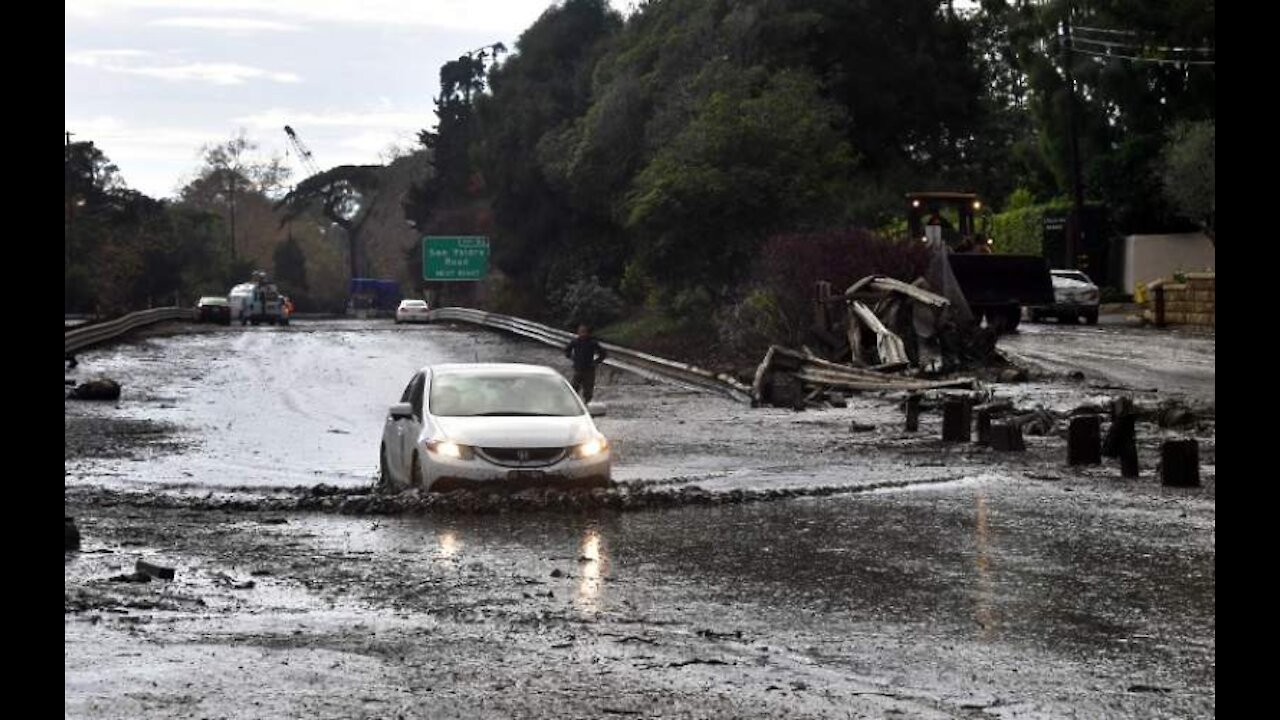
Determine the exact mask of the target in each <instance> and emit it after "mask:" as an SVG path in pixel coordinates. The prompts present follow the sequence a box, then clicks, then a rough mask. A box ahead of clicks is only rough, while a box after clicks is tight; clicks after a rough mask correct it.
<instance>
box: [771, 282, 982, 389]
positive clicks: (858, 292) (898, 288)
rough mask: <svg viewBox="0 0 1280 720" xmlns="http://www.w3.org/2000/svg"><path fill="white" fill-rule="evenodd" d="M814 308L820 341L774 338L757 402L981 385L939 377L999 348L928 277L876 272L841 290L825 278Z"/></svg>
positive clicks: (815, 335)
mask: <svg viewBox="0 0 1280 720" xmlns="http://www.w3.org/2000/svg"><path fill="white" fill-rule="evenodd" d="M813 312H814V320H813V325H812V327H811V331H812V332H811V334H812V336H813V338H814V345H815V347H816V348H817V349H816V350H815V349H813V348H810V347H808V346H805V347H803V348H802V349H800V350H793V349H789V348H784V347H780V346H778V345H773V346H771V347H770V348H769V350H768V352H767V353H766V354H765V357H764V360H763V361H762V362H761V363H760V365H759V367H757V368H756V373H755V381H754V383H753V385H752V396H753V398H754V399H755V401H756V403H757V404H769V405H777V406H781V407H793V408H797V409H802V408H804V407H806V406H808V405H812V404H820V403H828V404H839V403H841V402H843V393H845V392H865V391H909V392H914V391H923V390H933V389H940V388H975V387H976V384H975V382H976V381H975V380H974V379H973V378H953V379H936V378H937V377H938V376H940V375H943V374H946V373H949V372H953V371H954V370H956V369H958V368H961V367H965V366H972V365H973V364H975V363H979V362H986V361H989V360H990V359H991V358H992V357H993V356H994V355H995V335H994V333H991V332H990V331H988V330H985V329H981V328H978V327H976V326H974V325H973V324H972V323H971V322H970V323H966V322H962V321H960V320H959V319H958V317H957V316H956V314H955V313H954V312H953V308H952V304H951V302H950V301H949V300H948V299H947V298H945V297H943V296H941V295H938V294H937V293H934V292H932V291H930V290H929V288H928V283H927V282H926V281H925V280H924V279H923V278H921V279H918V280H916V281H915V282H914V283H905V282H902V281H900V280H895V279H893V278H888V277H884V276H880V275H870V276H867V277H865V278H863V279H861V280H859V281H858V282H856V283H854V284H853V285H851V286H849V288H848V289H847V290H845V291H844V292H843V293H840V294H835V293H833V292H832V289H831V283H829V282H819V283H818V284H817V292H816V295H815V299H814V304H813Z"/></svg>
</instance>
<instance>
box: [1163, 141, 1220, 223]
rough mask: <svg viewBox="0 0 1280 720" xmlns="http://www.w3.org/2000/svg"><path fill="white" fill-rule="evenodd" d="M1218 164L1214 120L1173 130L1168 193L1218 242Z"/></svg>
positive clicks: (1182, 211)
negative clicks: (1216, 232)
mask: <svg viewBox="0 0 1280 720" xmlns="http://www.w3.org/2000/svg"><path fill="white" fill-rule="evenodd" d="M1215 167H1216V160H1215V153H1214V121H1213V120H1204V121H1200V122H1186V123H1181V124H1179V125H1178V126H1176V127H1175V128H1174V129H1173V131H1172V132H1170V133H1169V143H1168V145H1167V146H1166V147H1165V153H1164V163H1163V168H1162V177H1161V179H1162V181H1163V183H1164V192H1165V196H1166V197H1167V198H1168V200H1169V203H1170V204H1171V205H1173V207H1174V209H1175V210H1176V211H1177V212H1178V214H1179V215H1181V216H1182V217H1185V218H1187V219H1188V220H1191V221H1193V222H1195V223H1197V224H1198V225H1200V227H1201V228H1202V229H1203V230H1204V232H1205V234H1206V235H1208V236H1209V240H1210V241H1211V242H1213V243H1214V244H1215V245H1216V244H1217V241H1216V239H1215V227H1216V222H1215V221H1216V212H1217V207H1216V194H1215V189H1214V169H1215Z"/></svg>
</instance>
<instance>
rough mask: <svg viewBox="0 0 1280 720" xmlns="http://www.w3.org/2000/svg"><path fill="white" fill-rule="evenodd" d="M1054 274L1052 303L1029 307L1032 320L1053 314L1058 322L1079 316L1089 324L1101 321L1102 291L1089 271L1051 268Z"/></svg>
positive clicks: (1071, 321) (1067, 321)
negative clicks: (1086, 273) (1085, 272)
mask: <svg viewBox="0 0 1280 720" xmlns="http://www.w3.org/2000/svg"><path fill="white" fill-rule="evenodd" d="M1050 273H1051V274H1052V275H1053V304H1052V305H1038V306H1036V307H1032V308H1029V309H1028V313H1029V314H1030V315H1031V321H1032V322H1039V321H1040V318H1042V317H1044V316H1046V315H1053V316H1056V317H1057V318H1058V322H1064V323H1073V322H1076V321H1077V319H1079V318H1084V321H1085V322H1087V323H1089V324H1090V325H1095V324H1097V322H1098V303H1099V301H1100V300H1101V294H1102V293H1101V291H1099V290H1098V286H1097V285H1094V284H1093V281H1092V280H1090V279H1089V276H1088V275H1085V274H1084V273H1082V272H1080V271H1079V270H1051V271H1050Z"/></svg>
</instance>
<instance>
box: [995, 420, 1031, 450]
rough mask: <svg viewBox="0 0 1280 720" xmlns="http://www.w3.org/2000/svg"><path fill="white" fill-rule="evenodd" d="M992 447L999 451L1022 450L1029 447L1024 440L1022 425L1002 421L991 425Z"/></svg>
mask: <svg viewBox="0 0 1280 720" xmlns="http://www.w3.org/2000/svg"><path fill="white" fill-rule="evenodd" d="M991 448H992V449H993V450H997V451H999V452H1021V451H1023V450H1026V449H1027V446H1026V444H1025V443H1023V442H1022V427H1020V426H1019V425H1015V424H1014V423H1008V422H1002V423H993V424H992V425H991Z"/></svg>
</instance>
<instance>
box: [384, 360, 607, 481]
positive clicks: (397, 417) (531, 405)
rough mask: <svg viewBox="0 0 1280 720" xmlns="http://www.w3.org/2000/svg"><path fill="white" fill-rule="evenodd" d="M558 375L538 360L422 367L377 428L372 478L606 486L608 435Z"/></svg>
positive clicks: (597, 411)
mask: <svg viewBox="0 0 1280 720" xmlns="http://www.w3.org/2000/svg"><path fill="white" fill-rule="evenodd" d="M603 414H604V406H603V405H599V404H597V403H592V404H591V406H590V407H588V406H587V405H585V404H584V403H583V402H582V399H581V398H579V397H578V394H577V393H575V392H574V391H573V388H572V387H570V385H569V383H568V381H566V380H565V379H564V377H563V376H562V375H560V373H558V372H556V371H555V370H552V369H551V368H548V367H542V366H540V365H518V364H458V365H435V366H427V367H424V368H422V369H421V370H419V371H418V372H417V373H415V374H414V376H413V379H411V380H410V381H409V384H408V385H407V386H406V387H405V389H404V394H403V395H402V396H401V397H400V402H399V403H397V404H395V405H392V406H391V410H390V412H388V413H387V420H386V423H385V425H384V426H383V429H382V447H381V448H380V451H379V470H380V475H379V485H380V486H381V487H382V488H383V489H386V490H392V491H395V490H401V489H404V488H413V487H416V488H423V489H426V490H431V491H438V492H448V491H450V490H456V489H465V488H471V489H475V488H502V489H522V488H528V487H544V486H573V487H607V486H609V485H610V484H611V480H610V453H609V442H608V440H606V439H605V437H604V435H602V434H601V433H600V431H599V430H597V429H596V425H595V422H594V421H593V420H592V416H593V415H603Z"/></svg>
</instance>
